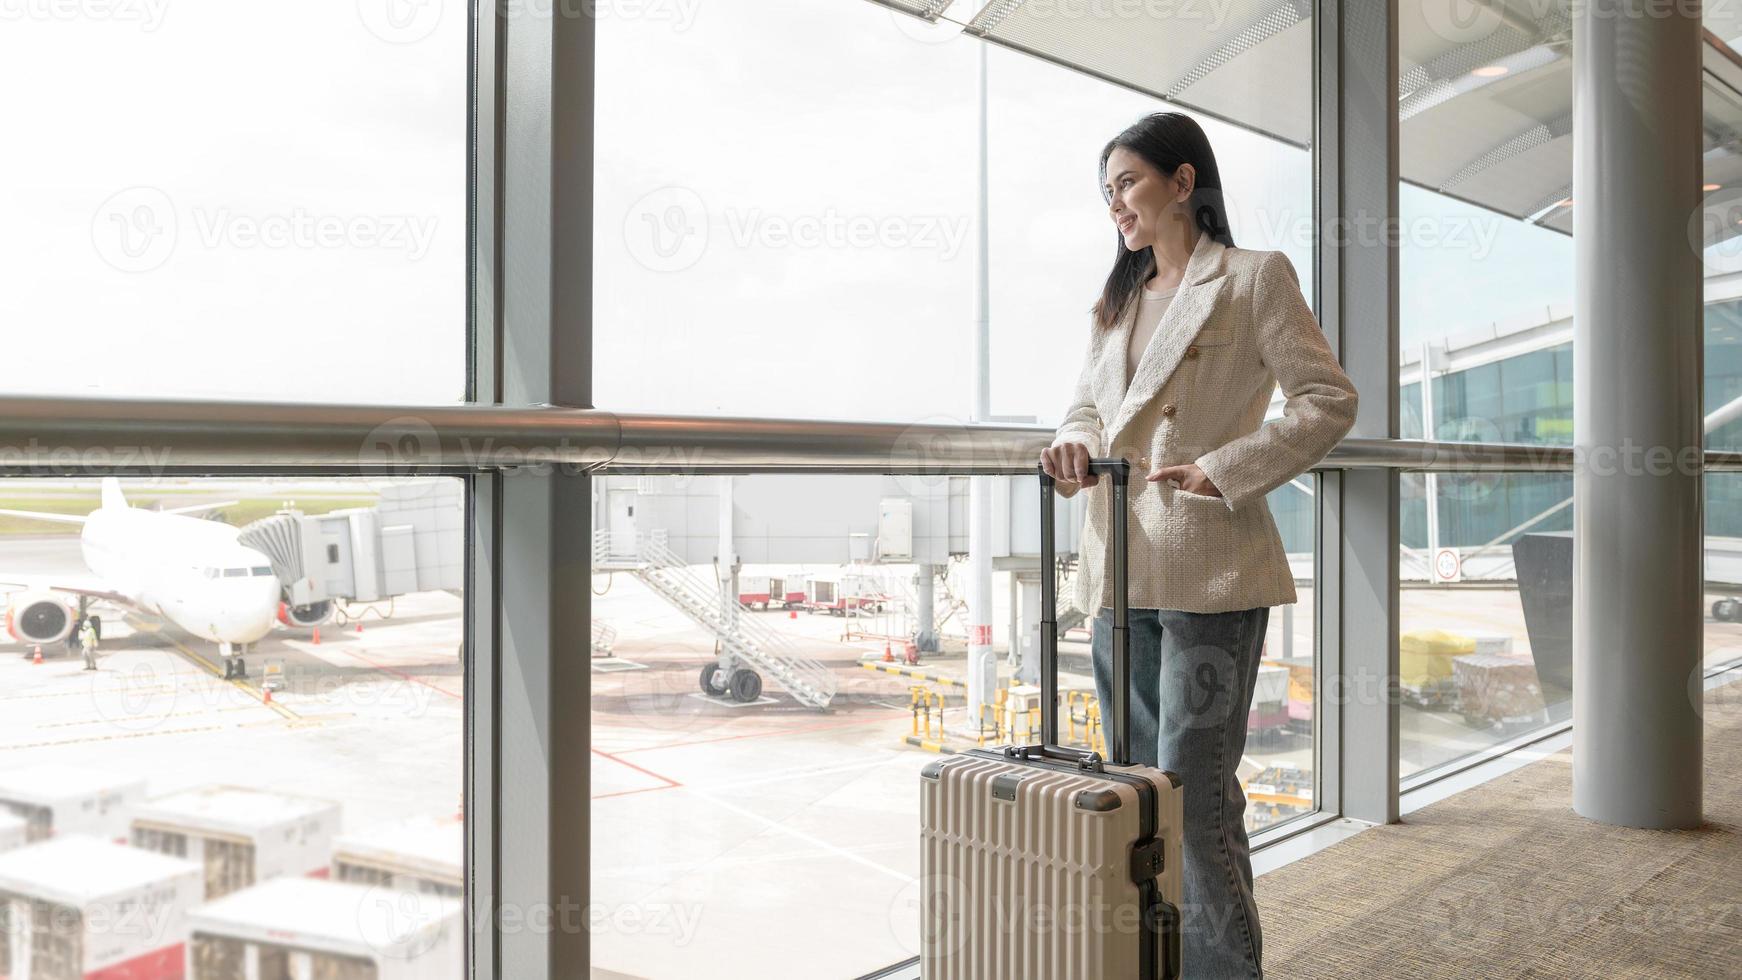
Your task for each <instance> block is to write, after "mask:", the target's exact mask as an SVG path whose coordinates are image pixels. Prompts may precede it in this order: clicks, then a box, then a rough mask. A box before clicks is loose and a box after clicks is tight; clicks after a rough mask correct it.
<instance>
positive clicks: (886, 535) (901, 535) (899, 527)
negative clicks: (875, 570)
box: [877, 497, 913, 561]
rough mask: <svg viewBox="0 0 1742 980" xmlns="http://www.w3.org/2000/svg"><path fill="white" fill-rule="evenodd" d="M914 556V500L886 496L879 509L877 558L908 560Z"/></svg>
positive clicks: (881, 559) (883, 559)
mask: <svg viewBox="0 0 1742 980" xmlns="http://www.w3.org/2000/svg"><path fill="white" fill-rule="evenodd" d="M912 557H913V501H911V500H908V499H906V498H905V497H884V498H883V499H882V500H881V501H880V502H879V504H878V509H877V560H878V561H907V560H909V559H911V558H912Z"/></svg>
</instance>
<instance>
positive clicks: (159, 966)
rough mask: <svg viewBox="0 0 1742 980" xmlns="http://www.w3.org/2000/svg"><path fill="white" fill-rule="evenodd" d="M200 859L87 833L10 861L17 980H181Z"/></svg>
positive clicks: (24, 850) (3, 881) (1, 935)
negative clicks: (196, 861) (112, 979)
mask: <svg viewBox="0 0 1742 980" xmlns="http://www.w3.org/2000/svg"><path fill="white" fill-rule="evenodd" d="M199 901H200V869H199V866H198V865H196V864H194V863H193V862H191V861H183V860H180V859H179V858H172V857H165V856H164V855H161V854H153V853H151V852H149V851H141V850H139V849H137V848H133V847H127V846H125V845H122V844H115V843H112V842H110V841H106V840H103V839H100V838H97V837H91V836H88V835H85V834H73V835H63V836H57V837H55V838H54V839H53V840H48V841H43V842H41V843H37V844H31V845H28V846H26V847H21V848H17V849H16V850H11V851H7V852H5V853H3V854H0V906H3V907H4V915H5V918H6V920H7V928H6V929H4V930H0V950H3V951H4V955H5V961H4V962H5V965H6V966H7V968H8V970H9V973H8V977H9V980H97V978H109V977H126V978H128V980H180V978H181V976H182V964H183V960H184V957H185V950H184V945H185V944H186V942H187V935H188V932H187V915H188V912H189V911H190V910H191V909H192V908H193V907H194V906H195V905H197V904H199Z"/></svg>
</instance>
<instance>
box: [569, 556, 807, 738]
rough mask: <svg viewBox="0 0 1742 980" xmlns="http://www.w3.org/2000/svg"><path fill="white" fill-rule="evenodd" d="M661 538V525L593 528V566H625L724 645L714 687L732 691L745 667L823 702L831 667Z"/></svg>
mask: <svg viewBox="0 0 1742 980" xmlns="http://www.w3.org/2000/svg"><path fill="white" fill-rule="evenodd" d="M665 542H666V537H665V532H664V531H654V532H653V533H652V534H644V533H642V532H639V531H638V532H636V533H635V535H634V538H633V540H630V539H629V538H628V536H627V535H626V534H624V533H621V532H619V533H616V534H615V535H614V534H613V532H611V531H603V530H601V531H595V532H593V566H594V567H595V568H598V569H620V570H624V571H628V572H630V573H631V574H633V575H634V576H635V577H636V578H637V579H638V580H640V581H641V582H643V583H645V584H646V585H647V587H648V588H650V589H652V590H653V591H654V592H656V593H658V594H659V595H660V596H661V597H662V598H664V599H665V600H666V601H667V602H669V603H671V604H672V605H673V606H675V607H676V608H677V609H678V611H680V612H682V613H683V614H684V615H685V616H688V617H689V618H690V620H692V621H693V622H695V623H696V625H698V626H700V627H702V628H703V629H705V630H708V631H709V632H711V633H713V634H714V635H715V636H716V637H718V638H719V641H720V646H721V648H722V650H723V651H724V655H723V657H722V663H720V664H719V668H720V671H721V672H722V673H723V674H724V675H725V677H726V678H727V679H726V681H725V684H724V688H723V690H722V691H717V692H715V693H724V691H733V692H734V693H735V692H736V691H737V690H738V688H737V687H735V686H734V684H733V681H732V678H733V677H735V676H736V675H738V674H739V673H741V672H743V671H746V670H749V671H753V672H759V673H761V674H764V675H766V676H767V677H768V678H769V679H771V680H773V681H774V682H775V683H776V684H779V685H780V686H781V688H782V689H784V690H785V691H786V692H787V693H788V694H791V695H792V696H793V697H794V698H795V699H797V700H798V701H799V703H801V704H804V705H808V706H809V707H812V708H825V707H828V704H829V702H830V701H831V700H833V698H834V696H835V685H836V679H835V674H834V671H832V670H830V669H829V668H828V667H826V666H824V665H823V664H821V663H819V662H818V661H816V660H813V659H811V658H809V657H806V656H805V655H804V654H802V653H800V652H799V650H798V647H797V646H796V645H794V644H793V642H792V641H791V640H790V639H788V638H786V637H784V636H782V635H781V634H779V633H777V632H775V631H774V630H772V629H770V628H768V627H767V626H765V625H763V624H762V623H761V622H760V621H758V620H757V618H756V617H755V616H754V615H751V614H750V610H749V609H748V608H746V607H745V606H744V605H743V604H742V603H740V602H738V601H737V598H736V597H735V596H734V597H732V598H730V599H729V600H728V598H727V597H726V596H724V595H723V594H722V593H721V590H720V587H719V585H718V584H717V583H716V582H713V581H710V580H709V579H708V578H706V577H704V576H702V575H699V574H697V573H696V571H695V570H694V569H692V568H691V567H690V566H689V565H688V564H687V563H685V562H684V560H683V559H682V558H681V557H680V556H678V555H677V553H675V552H673V551H672V550H671V549H670V548H668V547H667V546H666V543H665ZM712 666H713V665H710V668H711V667H712ZM713 673H714V671H713V670H711V669H710V670H708V671H704V683H703V689H704V690H712V687H713V685H711V684H709V683H708V675H711V674H713ZM757 689H758V690H759V689H760V686H759V685H757ZM748 700H754V698H750V699H748Z"/></svg>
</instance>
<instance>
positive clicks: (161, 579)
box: [0, 477, 331, 680]
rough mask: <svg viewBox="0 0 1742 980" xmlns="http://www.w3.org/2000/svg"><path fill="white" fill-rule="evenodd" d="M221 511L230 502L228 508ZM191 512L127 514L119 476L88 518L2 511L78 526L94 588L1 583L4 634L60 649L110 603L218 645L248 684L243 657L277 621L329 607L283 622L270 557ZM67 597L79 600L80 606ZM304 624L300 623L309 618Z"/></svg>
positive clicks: (322, 613)
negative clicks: (83, 620) (81, 622)
mask: <svg viewBox="0 0 1742 980" xmlns="http://www.w3.org/2000/svg"><path fill="white" fill-rule="evenodd" d="M227 503H234V501H228V502H227ZM224 505H225V504H224V503H215V504H195V505H192V506H188V507H176V508H172V509H169V510H160V511H157V510H144V509H141V508H138V507H133V506H130V505H129V504H128V503H127V500H126V498H125V497H124V496H122V494H121V482H120V481H119V480H117V479H116V478H115V477H105V478H104V480H103V498H102V506H100V507H98V508H97V509H96V510H93V511H91V512H90V513H89V514H87V515H86V516H84V517H79V516H77V515H74V514H46V513H40V512H36V511H23V510H0V515H7V516H11V517H28V518H34V519H36V520H42V521H53V522H56V523H62V524H79V525H82V526H83V528H82V530H81V531H80V534H79V545H80V550H81V551H82V553H83V555H84V559H85V566H86V567H87V568H89V569H90V571H91V573H92V575H93V576H95V581H75V580H69V579H66V578H64V577H53V576H30V577H28V578H25V579H14V580H10V581H9V580H7V579H5V578H0V581H8V583H9V584H11V585H13V587H14V591H13V592H11V593H10V594H8V595H6V596H4V601H5V603H6V631H7V632H8V633H10V634H11V635H12V637H13V638H14V639H16V640H18V641H19V642H21V643H26V644H46V643H55V642H64V641H66V640H67V638H68V635H69V634H70V633H71V632H72V630H73V626H74V623H75V621H76V620H77V619H78V617H79V616H82V615H83V614H84V611H85V607H86V605H87V604H88V603H90V602H91V601H93V600H97V599H102V600H107V601H109V602H112V603H115V604H117V605H119V606H122V607H123V608H125V609H127V610H128V611H129V614H130V615H131V614H132V613H145V614H148V615H152V616H157V617H160V618H162V619H165V620H168V621H169V622H171V623H174V624H175V625H176V626H179V627H181V628H182V629H184V630H186V631H188V632H189V633H192V634H194V635H195V636H198V637H201V638H203V639H207V640H211V641H213V642H215V643H217V644H218V652H219V655H220V656H221V657H223V659H224V678H225V679H226V680H228V679H230V678H232V677H246V676H248V671H247V666H246V663H245V662H244V660H243V656H244V655H245V654H246V653H247V652H248V645H249V644H251V643H253V642H254V641H256V640H258V639H260V638H261V637H262V636H265V635H266V634H267V633H268V632H269V631H270V630H271V629H272V624H273V622H274V621H280V622H285V623H287V624H289V625H297V626H303V625H310V622H309V621H310V620H313V621H314V622H317V623H318V621H319V620H321V619H325V618H326V615H327V614H329V613H330V612H331V609H330V604H322V605H326V606H328V608H322V609H318V610H316V609H313V608H310V609H307V610H295V612H296V613H300V614H305V615H299V616H297V617H296V618H295V621H293V620H290V619H286V618H285V617H286V615H287V607H286V606H285V604H284V603H283V601H282V598H283V591H284V590H283V586H282V585H281V584H280V582H279V580H278V577H277V576H276V575H274V574H273V571H272V563H271V560H270V559H269V558H267V556H266V554H265V553H264V552H262V551H259V550H258V549H255V548H250V547H248V546H247V545H244V544H241V543H240V542H238V541H237V539H236V536H237V533H238V532H239V531H240V528H236V527H233V526H231V525H229V524H223V523H219V522H218V521H212V520H205V519H202V518H198V517H191V516H189V515H190V514H194V513H198V512H200V511H205V510H211V509H213V508H216V507H222V506H224ZM67 596H73V597H76V600H77V605H76V607H75V606H74V605H73V604H72V603H70V602H69V601H68V599H67ZM305 616H306V618H305Z"/></svg>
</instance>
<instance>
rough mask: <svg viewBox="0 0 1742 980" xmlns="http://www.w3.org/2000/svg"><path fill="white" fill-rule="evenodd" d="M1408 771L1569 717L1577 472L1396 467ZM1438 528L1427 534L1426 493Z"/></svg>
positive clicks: (1403, 758) (1403, 762)
mask: <svg viewBox="0 0 1742 980" xmlns="http://www.w3.org/2000/svg"><path fill="white" fill-rule="evenodd" d="M1401 479H1402V480H1403V486H1402V497H1403V500H1402V507H1403V515H1402V516H1403V522H1402V523H1403V556H1402V559H1401V561H1400V563H1399V564H1400V568H1399V588H1400V589H1401V593H1402V594H1401V600H1402V601H1401V603H1400V605H1401V610H1402V615H1401V620H1400V623H1401V635H1400V636H1399V638H1398V648H1399V669H1398V683H1399V686H1400V690H1401V694H1402V697H1403V700H1402V704H1401V707H1400V727H1401V730H1402V743H1401V748H1400V751H1399V772H1400V775H1401V776H1403V777H1404V778H1406V779H1407V778H1408V777H1410V776H1413V775H1415V774H1417V773H1420V772H1423V771H1426V770H1430V769H1433V768H1434V767H1436V766H1439V765H1442V764H1444V763H1447V762H1451V761H1453V760H1455V759H1458V758H1460V757H1462V756H1465V755H1468V754H1469V753H1472V752H1476V751H1480V750H1482V749H1486V748H1490V747H1492V746H1494V745H1496V744H1499V743H1501V742H1505V741H1508V740H1510V739H1512V738H1514V737H1516V736H1518V735H1520V734H1523V733H1524V732H1527V731H1530V730H1532V729H1534V728H1538V727H1541V726H1542V725H1545V724H1548V723H1550V722H1556V721H1562V720H1565V719H1567V718H1569V717H1571V714H1572V701H1571V692H1572V625H1573V617H1572V576H1573V565H1572V553H1573V552H1572V540H1573V539H1572V526H1573V525H1572V517H1573V514H1572V479H1573V477H1572V474H1571V473H1565V474H1562V473H1549V474H1529V473H1438V474H1428V475H1427V476H1423V475H1422V474H1414V473H1406V474H1403V475H1402V477H1401ZM1430 489H1431V490H1432V491H1434V492H1435V493H1436V507H1435V509H1434V511H1433V512H1435V513H1437V516H1438V520H1439V525H1438V526H1439V531H1438V537H1437V539H1436V541H1435V543H1434V545H1433V546H1432V547H1431V548H1430V547H1429V546H1428V544H1427V541H1426V534H1427V526H1426V514H1427V513H1429V512H1430V511H1429V510H1428V508H1427V506H1426V504H1427V500H1426V495H1427V493H1428V492H1430Z"/></svg>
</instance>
